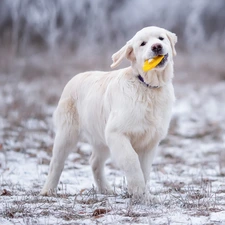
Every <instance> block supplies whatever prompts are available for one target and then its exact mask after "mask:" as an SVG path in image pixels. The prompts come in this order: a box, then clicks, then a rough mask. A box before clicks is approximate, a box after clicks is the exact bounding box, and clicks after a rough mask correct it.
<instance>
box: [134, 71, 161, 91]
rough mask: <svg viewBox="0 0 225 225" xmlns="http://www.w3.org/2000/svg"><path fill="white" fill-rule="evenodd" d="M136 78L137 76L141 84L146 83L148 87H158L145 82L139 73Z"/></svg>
mask: <svg viewBox="0 0 225 225" xmlns="http://www.w3.org/2000/svg"><path fill="white" fill-rule="evenodd" d="M137 78H138V79H139V80H140V81H141V82H142V83H143V84H145V85H146V86H147V87H149V88H159V86H151V85H149V84H147V83H146V82H145V80H144V78H143V77H142V76H141V75H140V74H138V76H137Z"/></svg>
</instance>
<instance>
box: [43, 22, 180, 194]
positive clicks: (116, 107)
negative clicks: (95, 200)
mask: <svg viewBox="0 0 225 225" xmlns="http://www.w3.org/2000/svg"><path fill="white" fill-rule="evenodd" d="M176 42H177V37H176V35H175V34H174V33H172V32H170V31H167V30H165V29H163V28H159V27H154V26H151V27H146V28H144V29H142V30H140V31H139V32H137V33H136V34H135V36H134V37H133V38H132V39H131V40H129V41H128V42H127V43H126V45H125V46H123V47H122V48H121V49H120V50H119V51H118V52H116V53H115V54H113V56H112V60H113V63H112V65H111V67H112V68H115V67H117V66H118V65H119V64H120V63H121V61H122V60H123V59H125V58H126V59H128V60H130V62H131V66H129V67H127V68H124V69H119V70H113V71H109V72H100V71H91V72H85V73H81V74H78V75H76V76H74V77H73V78H72V79H71V80H70V81H69V82H68V83H67V85H66V86H65V88H64V90H63V93H62V96H61V98H60V100H59V103H58V106H57V109H56V111H55V113H54V116H53V118H54V124H55V127H56V136H55V141H54V146H53V155H52V159H51V163H50V169H49V173H48V177H47V180H46V182H45V185H44V187H43V189H42V191H41V194H42V195H49V194H51V193H53V192H54V191H55V190H56V187H57V184H58V181H59V178H60V175H61V173H62V170H63V167H64V162H65V160H66V158H67V156H68V154H69V153H70V151H71V150H73V149H74V148H75V147H76V144H77V142H78V141H79V139H80V138H81V137H82V138H83V137H84V138H85V139H86V140H87V141H88V143H90V144H91V145H92V147H93V151H92V155H91V158H90V164H91V167H92V171H93V176H94V180H95V183H96V186H97V189H98V191H99V192H101V193H109V192H111V191H112V189H111V187H110V185H109V184H108V182H107V180H106V177H105V174H104V165H105V162H106V160H107V159H108V158H109V157H111V159H112V160H113V162H114V163H115V164H116V165H117V166H118V167H119V168H120V169H121V170H122V171H123V172H124V174H125V177H126V181H127V187H128V193H129V194H130V195H133V196H142V195H143V194H144V193H145V189H146V183H147V181H148V180H149V174H150V170H151V164H152V161H153V158H154V155H155V153H156V150H157V146H158V145H159V143H160V141H161V140H162V139H163V138H165V136H166V134H167V131H168V127H169V123H170V119H171V111H172V106H173V103H174V101H175V96H174V89H173V84H172V78H173V76H174V72H173V56H174V55H176V51H175V43H176ZM158 55H163V56H164V58H163V60H162V61H161V62H160V63H159V64H158V65H157V66H156V67H155V68H153V69H152V70H150V71H148V72H144V71H143V69H142V66H143V64H144V62H145V60H149V59H152V58H154V57H156V56H158ZM71 179H72V178H71Z"/></svg>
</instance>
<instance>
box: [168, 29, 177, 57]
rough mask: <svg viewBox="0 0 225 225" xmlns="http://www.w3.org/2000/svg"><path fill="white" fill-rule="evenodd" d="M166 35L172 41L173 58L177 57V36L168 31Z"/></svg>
mask: <svg viewBox="0 0 225 225" xmlns="http://www.w3.org/2000/svg"><path fill="white" fill-rule="evenodd" d="M166 35H167V37H168V39H169V41H170V44H171V47H172V52H173V56H175V55H176V54H177V52H176V49H175V44H176V43H177V35H176V34H174V33H172V32H170V31H166Z"/></svg>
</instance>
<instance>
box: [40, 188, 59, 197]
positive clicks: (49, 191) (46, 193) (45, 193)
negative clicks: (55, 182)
mask: <svg viewBox="0 0 225 225" xmlns="http://www.w3.org/2000/svg"><path fill="white" fill-rule="evenodd" d="M39 195H41V196H54V195H56V190H54V189H42V190H41V192H40V194H39Z"/></svg>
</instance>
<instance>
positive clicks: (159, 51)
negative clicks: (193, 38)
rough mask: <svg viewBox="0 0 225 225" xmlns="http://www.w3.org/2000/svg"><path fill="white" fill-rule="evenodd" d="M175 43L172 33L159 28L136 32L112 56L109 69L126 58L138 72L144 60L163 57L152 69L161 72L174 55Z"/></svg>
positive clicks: (175, 39)
mask: <svg viewBox="0 0 225 225" xmlns="http://www.w3.org/2000/svg"><path fill="white" fill-rule="evenodd" d="M176 42H177V36H176V35H175V34H174V33H172V32H170V31H168V30H165V29H163V28H159V27H154V26H152V27H146V28H144V29H142V30H140V31H138V32H137V33H136V35H135V36H134V37H133V38H132V39H131V40H129V41H128V42H127V43H126V45H125V46H123V47H122V48H121V49H120V50H119V51H118V52H116V53H115V54H113V55H112V60H113V63H112V65H111V68H115V67H117V66H118V65H119V64H120V63H121V61H122V60H123V59H124V58H127V59H129V60H130V61H131V63H132V66H133V67H135V68H136V69H137V70H138V71H140V70H141V68H142V66H143V64H144V62H145V61H146V60H148V59H152V58H154V57H156V56H158V55H163V56H164V58H163V60H162V61H161V62H160V63H159V64H158V65H157V66H156V67H155V68H154V70H163V69H164V68H165V67H166V65H167V64H168V62H171V61H172V60H173V56H174V55H176V50H175V44H176Z"/></svg>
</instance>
